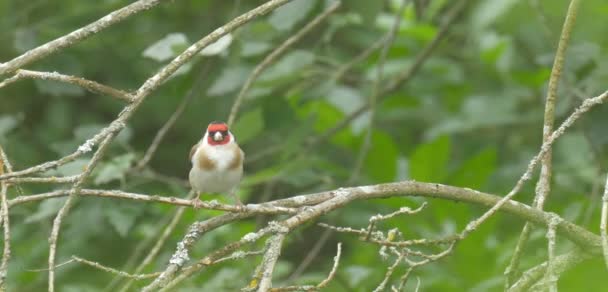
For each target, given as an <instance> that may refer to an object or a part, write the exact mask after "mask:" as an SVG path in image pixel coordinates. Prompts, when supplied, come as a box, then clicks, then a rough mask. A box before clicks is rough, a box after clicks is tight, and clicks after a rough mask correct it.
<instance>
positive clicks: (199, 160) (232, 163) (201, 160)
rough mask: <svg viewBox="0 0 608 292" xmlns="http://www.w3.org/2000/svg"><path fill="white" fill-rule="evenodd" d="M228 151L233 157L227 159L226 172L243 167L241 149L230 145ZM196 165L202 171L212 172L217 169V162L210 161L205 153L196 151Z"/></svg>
mask: <svg viewBox="0 0 608 292" xmlns="http://www.w3.org/2000/svg"><path fill="white" fill-rule="evenodd" d="M211 147H213V146H211ZM230 150H231V151H232V152H233V155H230V157H227V158H228V159H229V161H228V163H227V164H225V165H227V170H236V169H239V168H241V167H243V151H242V150H241V148H239V146H238V145H236V144H232V145H231V146H230ZM196 164H197V166H198V167H199V168H200V169H203V170H214V169H216V168H217V162H216V161H214V160H213V159H211V158H210V157H209V156H208V154H207V153H206V151H198V153H197V157H196Z"/></svg>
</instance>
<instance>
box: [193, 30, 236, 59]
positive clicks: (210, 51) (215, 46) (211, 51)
mask: <svg viewBox="0 0 608 292" xmlns="http://www.w3.org/2000/svg"><path fill="white" fill-rule="evenodd" d="M231 43H232V34H226V35H224V36H223V37H221V38H219V39H218V40H217V41H215V42H214V43H212V44H210V45H208V46H207V47H206V48H204V49H203V50H202V51H201V52H200V53H199V54H201V56H215V55H219V54H222V53H224V52H226V51H227V50H228V47H230V44H231Z"/></svg>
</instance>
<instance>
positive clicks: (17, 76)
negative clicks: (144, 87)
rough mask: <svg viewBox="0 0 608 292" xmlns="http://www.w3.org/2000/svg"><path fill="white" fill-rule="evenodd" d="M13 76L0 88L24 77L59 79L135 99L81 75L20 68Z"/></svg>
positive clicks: (115, 95) (125, 99) (122, 98)
mask: <svg viewBox="0 0 608 292" xmlns="http://www.w3.org/2000/svg"><path fill="white" fill-rule="evenodd" d="M13 77H15V78H14V79H13ZM13 77H11V78H9V79H7V81H8V82H7V83H5V82H2V83H0V88H2V87H3V86H5V85H7V84H8V83H12V82H15V81H17V80H19V79H24V78H31V79H41V80H53V81H59V82H63V83H68V84H72V85H76V86H80V87H82V88H84V89H87V90H89V91H91V92H93V93H100V94H105V95H108V96H111V97H115V98H117V99H120V100H123V101H126V102H131V101H133V96H132V95H131V94H130V93H128V92H125V91H122V90H120V89H116V88H114V87H111V86H107V85H103V84H100V83H97V82H95V81H91V80H87V79H84V78H81V77H76V76H71V75H64V74H60V73H57V72H41V71H32V70H24V69H18V70H17V72H16V74H15V76H13Z"/></svg>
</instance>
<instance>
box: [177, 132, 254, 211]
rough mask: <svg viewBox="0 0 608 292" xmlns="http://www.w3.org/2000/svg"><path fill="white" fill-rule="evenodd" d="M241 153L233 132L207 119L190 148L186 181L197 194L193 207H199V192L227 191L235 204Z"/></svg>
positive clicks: (241, 173) (239, 201)
mask: <svg viewBox="0 0 608 292" xmlns="http://www.w3.org/2000/svg"><path fill="white" fill-rule="evenodd" d="M244 159H245V153H244V152H243V150H241V148H240V147H239V145H238V144H237V143H236V139H235V137H234V135H232V133H231V132H230V130H228V125H226V124H225V123H223V122H211V123H210V124H209V125H208V126H207V131H206V132H205V135H203V138H202V139H201V140H200V141H199V142H198V143H197V144H196V145H194V146H193V147H192V149H191V150H190V161H191V162H192V169H191V170H190V175H189V177H188V178H189V180H190V186H192V189H193V190H194V191H195V192H197V193H198V195H197V196H196V198H194V207H195V208H200V207H201V204H202V202H201V200H200V199H199V195H200V194H201V193H221V194H226V193H228V194H230V195H231V196H232V197H233V198H234V200H235V201H236V203H237V204H238V205H239V206H242V205H243V204H242V203H241V200H240V199H239V198H238V197H237V196H236V193H235V192H236V188H237V185H238V184H239V182H240V181H241V177H242V176H243V160H244Z"/></svg>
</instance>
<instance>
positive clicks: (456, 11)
mask: <svg viewBox="0 0 608 292" xmlns="http://www.w3.org/2000/svg"><path fill="white" fill-rule="evenodd" d="M467 1H468V0H460V1H458V2H457V3H456V4H454V6H453V7H452V8H451V9H450V10H449V11H448V12H447V13H446V16H445V20H444V22H443V23H442V24H441V27H440V28H439V31H438V32H437V34H436V35H435V37H434V38H433V40H432V41H431V42H430V43H429V44H428V45H427V46H426V47H424V49H422V51H421V52H420V53H418V55H416V57H415V58H414V62H413V63H412V65H411V66H410V67H408V68H407V70H405V71H403V72H402V73H400V74H399V75H397V76H395V77H394V79H392V80H391V81H390V82H389V83H388V84H387V85H386V86H385V87H384V88H383V89H382V91H381V92H380V96H381V97H380V98H379V99H378V101H377V102H379V103H380V102H382V101H383V100H384V99H386V98H387V97H388V94H389V93H391V92H393V91H395V90H397V89H398V88H400V87H401V86H403V85H404V84H406V83H407V82H409V81H410V80H411V79H412V78H413V77H414V76H415V75H416V73H418V71H419V70H420V68H422V65H423V64H424V63H425V62H426V61H427V59H428V58H429V57H430V56H431V53H433V51H435V49H436V48H437V46H438V45H439V43H441V41H442V40H443V39H444V38H445V37H446V36H447V32H448V30H449V28H450V27H452V24H453V23H454V21H456V19H457V18H458V16H459V15H460V13H461V12H462V11H463V10H464V7H465V6H466V3H467ZM369 107H370V103H366V104H364V105H362V106H361V107H360V108H358V109H357V110H355V111H353V112H352V113H351V114H350V115H348V116H347V117H345V118H344V119H342V120H341V121H339V122H338V123H337V124H336V125H335V126H334V127H332V128H330V129H328V130H327V131H325V132H324V133H323V134H321V135H320V136H319V137H317V138H315V139H314V140H312V142H310V143H311V144H320V143H323V142H325V141H326V140H327V139H329V138H330V137H332V136H333V135H335V134H336V133H337V132H338V131H340V130H341V129H343V128H344V127H346V126H348V125H349V124H350V123H351V122H352V121H353V120H354V119H356V118H357V117H359V116H360V115H362V114H363V113H365V112H366V111H367V110H368V109H369Z"/></svg>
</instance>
